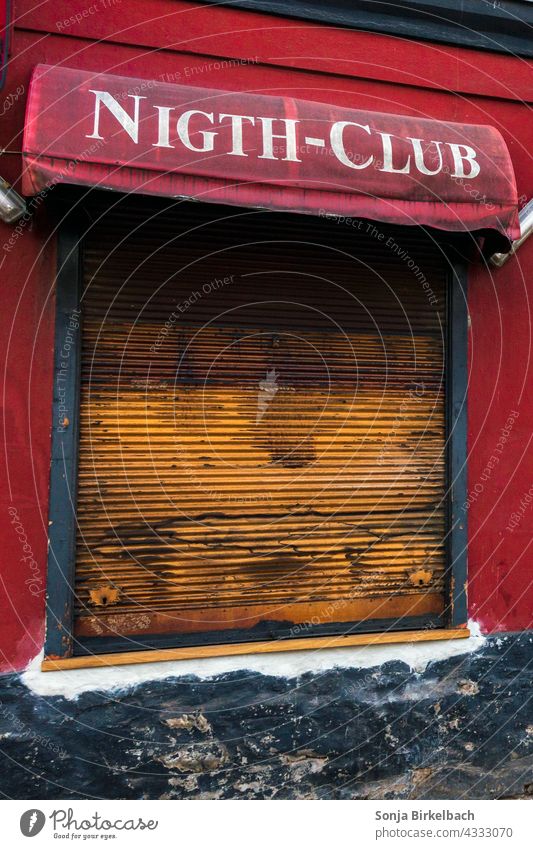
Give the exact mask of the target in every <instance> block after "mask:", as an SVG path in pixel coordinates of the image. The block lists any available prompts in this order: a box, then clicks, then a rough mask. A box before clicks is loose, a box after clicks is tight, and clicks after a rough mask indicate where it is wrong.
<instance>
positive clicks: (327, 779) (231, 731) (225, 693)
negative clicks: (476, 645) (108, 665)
mask: <svg viewBox="0 0 533 849" xmlns="http://www.w3.org/2000/svg"><path fill="white" fill-rule="evenodd" d="M532 661H533V633H525V634H521V635H499V636H498V637H493V638H491V639H489V640H488V641H487V643H486V645H485V646H484V648H482V649H481V650H480V651H478V652H476V653H474V654H468V655H463V656H460V657H454V658H451V659H448V660H445V661H440V662H437V663H433V664H431V665H430V666H428V667H427V668H426V670H425V671H424V672H423V673H420V674H416V673H414V672H412V671H411V670H410V669H409V668H408V667H407V666H406V665H405V664H403V663H400V662H391V663H386V664H383V665H382V666H378V667H375V668H373V669H334V670H330V671H327V672H323V673H320V674H306V675H302V676H300V677H298V678H293V679H286V678H277V677H271V676H265V675H260V674H257V673H251V672H247V671H242V672H239V673H231V674H227V675H223V676H220V677H218V678H216V679H213V680H209V681H200V680H198V679H193V678H190V677H188V678H169V679H166V680H164V681H157V682H148V683H144V684H142V685H139V686H137V687H135V688H133V689H130V690H128V691H127V692H114V693H101V692H91V693H85V694H83V695H81V696H80V697H79V698H78V699H77V700H75V701H69V700H66V699H64V698H60V697H47V698H43V697H40V696H36V695H35V694H34V693H32V692H31V691H29V690H28V689H27V688H26V687H25V686H24V685H23V684H22V682H21V680H20V678H19V677H18V676H8V677H6V678H3V679H0V748H1V749H2V752H3V754H4V757H3V758H2V761H1V766H0V770H1V773H0V789H1V791H2V792H3V794H4V795H5V796H7V797H12V798H18V799H85V798H94V797H96V798H104V799H115V798H123V799H137V798H150V799H154V798H155V799H157V798H164V799H169V798H170V799H174V798H175V799H185V798H195V799H198V798H201V799H205V798H208V799H233V798H243V799H270V798H277V799H293V798H296V799H309V798H323V799H332V798H333V799H339V798H340V799H352V798H360V799H455V798H468V799H485V798H507V797H521V796H529V795H531V796H533V705H532V701H531V696H532V679H533V675H532V670H533V664H532ZM65 674H68V673H65Z"/></svg>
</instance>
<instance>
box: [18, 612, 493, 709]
mask: <svg viewBox="0 0 533 849" xmlns="http://www.w3.org/2000/svg"><path fill="white" fill-rule="evenodd" d="M468 626H469V628H470V634H471V636H470V637H468V638H467V639H462V640H434V641H433V640H432V641H430V642H425V643H394V644H392V645H379V646H354V647H351V648H332V649H316V650H307V651H293V652H278V653H272V654H248V655H241V656H237V657H212V658H200V659H198V660H167V661H164V662H162V663H137V664H131V665H129V666H110V667H108V668H104V669H68V670H62V671H58V672H41V662H42V658H43V655H42V652H41V654H39V655H38V656H37V657H36V658H34V659H33V660H32V662H31V663H30V665H29V666H28V668H27V670H26V671H25V672H24V673H23V674H22V681H23V683H24V684H25V685H26V687H28V688H29V689H30V690H33V691H34V692H35V693H37V694H38V695H40V696H64V697H65V698H67V699H76V698H77V697H78V696H79V695H80V694H81V693H85V692H87V691H89V690H102V691H112V690H127V689H129V688H131V687H135V686H136V685H138V684H142V683H144V682H146V681H161V680H162V679H165V678H179V677H182V676H184V675H194V676H195V677H197V678H200V679H203V680H205V679H207V678H214V677H215V676H217V675H222V674H224V673H226V672H236V671H237V672H243V673H246V672H261V673H262V674H263V675H275V676H277V677H279V678H295V677H297V676H298V675H303V674H304V673H305V672H315V673H317V672H318V673H320V672H324V671H326V670H328V669H334V668H335V667H338V668H342V669H347V668H359V669H368V668H370V667H374V666H380V665H381V664H383V663H387V662H388V661H391V660H397V661H401V662H403V663H405V664H406V665H407V666H408V667H409V668H410V669H412V670H413V671H415V672H423V671H424V669H425V668H426V666H427V665H428V664H429V663H432V662H434V661H438V660H446V659H447V658H449V657H456V656H458V655H462V654H469V653H471V652H474V651H477V650H478V649H480V648H481V646H482V645H483V644H484V643H485V637H483V636H482V634H481V631H480V629H479V626H478V624H477V623H476V622H469V623H468Z"/></svg>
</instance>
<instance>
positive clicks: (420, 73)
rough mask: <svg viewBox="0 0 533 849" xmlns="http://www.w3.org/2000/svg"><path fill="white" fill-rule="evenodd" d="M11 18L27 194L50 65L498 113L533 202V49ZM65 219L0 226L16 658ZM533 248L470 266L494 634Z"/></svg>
mask: <svg viewBox="0 0 533 849" xmlns="http://www.w3.org/2000/svg"><path fill="white" fill-rule="evenodd" d="M12 26H13V30H12V33H11V49H10V59H9V65H8V72H7V79H6V83H5V86H4V89H3V91H2V92H1V95H0V113H3V114H2V115H1V121H2V124H1V126H2V136H1V143H2V147H3V148H4V149H5V151H6V152H5V154H4V155H2V157H1V160H0V161H1V165H2V168H1V170H0V173H1V174H2V176H3V177H4V178H6V179H8V180H10V181H11V182H12V183H13V184H14V186H15V188H17V189H18V190H19V191H21V183H20V180H21V174H22V159H21V155H20V151H21V148H22V136H23V129H24V114H25V106H26V97H27V92H28V85H29V80H30V77H31V74H32V71H33V70H34V68H35V66H36V65H37V64H39V63H43V64H46V65H55V66H63V67H68V68H78V69H82V70H87V71H92V72H95V73H107V74H113V75H118V76H125V77H136V78H141V79H152V80H159V81H161V82H162V83H166V84H176V85H187V86H198V87H200V88H207V89H225V90H231V91H234V92H250V91H252V92H255V93H257V94H261V95H268V96H271V97H280V96H282V97H289V98H297V99H302V100H312V101H317V102H320V103H324V104H333V105H335V106H336V107H340V108H350V109H362V110H366V111H375V112H383V113H389V114H396V115H406V116H412V117H413V118H415V119H418V120H420V119H424V120H425V119H433V120H439V121H445V122H457V123H465V124H485V125H487V124H488V125H491V126H493V127H495V128H496V129H497V130H499V132H500V133H501V134H502V136H503V138H504V140H505V143H506V145H507V147H508V149H509V151H510V155H511V160H512V165H513V168H514V172H515V175H516V180H517V187H518V195H519V198H521V199H522V203H524V202H525V201H527V200H529V199H530V198H531V197H532V196H533V171H532V169H531V154H530V151H531V150H532V149H533V126H532V122H531V119H530V112H529V109H528V106H527V102H528V101H531V100H532V99H533V98H532V95H533V84H532V76H533V75H532V72H531V63H528V62H526V61H525V60H523V59H521V58H519V57H512V56H505V55H502V54H496V53H494V54H493V53H490V52H484V51H476V50H470V49H465V48H455V47H447V46H443V45H437V44H430V43H424V42H413V41H410V40H409V39H405V38H394V37H391V36H385V35H377V34H370V33H365V32H358V31H351V30H341V29H335V28H333V27H331V28H328V27H324V26H321V25H315V24H310V23H303V22H300V21H295V20H289V19H283V18H280V17H269V16H267V15H263V14H257V13H252V12H245V11H236V10H234V9H228V8H223V7H206V6H198V5H196V4H193V3H187V2H174V0H154V2H151V3H150V4H148V5H147V4H146V3H143V2H141V0H121V2H120V0H96V2H95V3H94V4H92V5H90V4H89V5H88V4H87V3H85V2H79V0H77V2H53V3H52V2H48V3H44V4H40V5H37V4H35V3H34V2H33V0H20V1H19V2H16V3H15V4H14V21H13V24H12ZM55 226H56V225H55V222H54V220H53V219H52V218H51V216H50V214H49V213H48V207H47V204H46V198H44V200H43V202H42V203H40V204H39V206H38V208H36V209H35V211H34V212H33V214H32V215H31V216H30V217H28V218H27V219H24V218H23V219H21V221H19V222H18V224H15V225H6V224H0V231H1V232H0V246H1V252H0V253H1V263H2V264H1V268H2V275H1V284H2V294H3V300H2V305H3V311H2V319H1V321H0V327H1V338H2V362H3V363H4V371H3V381H2V401H3V427H4V433H3V439H4V444H5V451H4V455H3V464H2V486H1V490H0V499H1V502H2V503H1V504H0V517H1V531H0V541H1V555H0V560H1V564H2V568H1V572H0V574H1V578H2V586H1V588H0V593H1V599H2V601H1V605H0V606H1V608H2V615H1V617H0V652H1V655H2V669H3V670H5V671H9V670H14V669H21V668H23V667H24V666H25V664H27V662H28V661H29V660H30V659H31V658H32V657H33V656H34V655H35V654H36V653H37V652H38V651H39V650H40V649H41V647H42V643H43V636H44V590H45V572H46V553H47V521H48V520H47V515H48V475H49V465H50V427H51V399H52V360H53V358H52V351H53V327H54V274H55V251H56V239H55ZM532 259H533V240H531V241H530V242H526V243H525V244H524V245H523V246H522V247H521V248H520V250H519V252H518V253H517V255H516V257H513V258H512V259H511V260H510V261H509V262H508V263H507V264H506V265H505V266H504V267H503V268H501V269H498V270H496V269H492V270H491V269H490V268H489V267H488V266H486V265H484V264H483V263H482V262H480V261H478V262H477V263H473V264H471V266H470V272H469V294H468V298H469V310H470V317H471V338H470V360H469V396H468V397H469V401H468V404H469V436H468V439H469V450H468V475H469V484H468V493H469V494H468V500H467V503H466V504H465V505H464V512H465V516H466V514H468V523H469V551H468V558H469V566H468V574H469V579H468V597H469V610H470V616H471V618H472V619H474V620H476V621H477V622H478V623H479V624H480V626H481V628H482V630H484V631H486V632H489V631H498V630H507V631H512V630H523V629H527V628H529V627H531V619H532V611H533V581H532V567H531V562H532V561H531V557H532V554H531V542H532V540H533V503H532V504H531V506H530V501H531V494H530V493H533V463H532V462H531V459H530V458H531V447H530V443H531V440H532V436H533V431H532V421H533V401H532V399H531V393H530V385H531V378H532V375H531V362H530V360H531V348H532V344H531V343H532V339H531V301H532V295H533V291H532V283H531V281H530V279H529V277H530V274H529V267H530V264H531V261H532Z"/></svg>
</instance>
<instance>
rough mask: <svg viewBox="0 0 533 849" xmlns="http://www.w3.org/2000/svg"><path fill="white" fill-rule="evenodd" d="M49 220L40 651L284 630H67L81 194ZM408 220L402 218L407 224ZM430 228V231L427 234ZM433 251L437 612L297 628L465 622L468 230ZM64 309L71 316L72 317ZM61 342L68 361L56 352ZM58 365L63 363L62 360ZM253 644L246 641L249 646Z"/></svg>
mask: <svg viewBox="0 0 533 849" xmlns="http://www.w3.org/2000/svg"><path fill="white" fill-rule="evenodd" d="M69 206H71V207H72V211H71V212H70V213H67V214H64V213H65V207H63V215H62V216H60V217H61V223H60V224H59V225H58V228H57V275H56V319H55V342H54V382H53V401H52V439H51V442H52V447H51V466H50V491H49V499H50V500H49V523H48V525H49V542H48V572H47V603H46V636H45V658H46V659H49V660H60V659H66V658H70V657H72V656H80V655H89V654H106V653H110V654H111V653H118V652H123V651H128V652H131V651H139V652H142V651H143V650H149V649H163V648H179V647H184V646H200V645H208V644H211V645H223V644H230V643H250V644H253V643H254V642H257V641H261V642H264V641H265V639H267V640H284V641H288V640H290V639H291V636H292V635H291V631H290V629H289V628H288V627H285V628H283V627H281V628H278V629H272V627H271V625H269V623H265V626H264V627H262V628H254V629H248V630H246V631H235V632H229V631H225V632H224V634H223V635H222V634H220V633H217V632H210V633H208V634H187V635H182V634H179V635H178V634H161V635H157V634H156V635H153V636H150V635H143V636H142V638H139V644H136V642H135V638H133V637H131V636H130V637H113V638H100V637H86V638H83V639H82V638H76V637H74V634H73V631H74V593H75V565H76V492H77V466H78V445H79V415H78V414H79V405H80V365H81V356H80V355H81V334H82V332H83V327H82V320H81V323H80V326H79V327H78V328H77V329H74V330H73V329H72V324H76V322H77V320H78V319H77V316H78V315H79V311H80V297H81V288H82V275H83V269H82V246H83V236H84V231H85V230H86V225H87V219H85V220H83V219H82V214H83V211H82V204H77V203H76V202H75V203H72V199H70V202H69ZM409 229H412V228H409ZM436 232H437V231H433V234H434V235H435V234H436ZM438 239H439V245H440V247H441V250H442V252H443V258H444V259H445V261H446V262H447V265H448V271H449V274H448V287H447V289H448V292H447V334H448V337H447V353H446V378H445V379H446V388H445V391H446V401H445V403H446V455H447V457H446V467H447V481H446V498H447V505H446V512H447V535H446V546H445V548H446V551H445V556H446V566H445V577H446V591H445V592H446V597H445V613H444V615H443V616H441V617H437V616H434V615H426V616H411V617H403V618H402V620H401V622H399V621H398V620H390V619H383V620H372V622H371V627H370V628H369V623H368V621H367V622H362V623H327V624H325V625H321V626H320V627H319V628H311V629H306V636H308V637H316V636H328V635H336V634H339V633H340V628H342V633H343V634H358V633H365V634H367V633H379V632H384V631H398V632H399V631H402V630H417V629H420V628H432V629H434V630H435V632H438V630H446V629H448V628H465V627H466V623H467V594H466V581H467V539H468V535H467V512H466V509H465V506H464V505H465V502H466V496H467V383H468V375H467V369H468V361H467V355H468V306H467V271H468V261H467V260H466V259H465V257H468V256H469V255H470V254H471V244H472V235H471V234H454V235H451V234H443V233H442V232H440V233H439V234H438ZM73 316H74V317H75V320H74V322H73V320H72V319H73ZM67 338H68V339H69V340H70V339H73V341H72V342H69V345H70V348H69V356H68V362H66V361H65V357H64V343H65V339H67ZM65 366H66V367H65ZM250 651H253V648H250Z"/></svg>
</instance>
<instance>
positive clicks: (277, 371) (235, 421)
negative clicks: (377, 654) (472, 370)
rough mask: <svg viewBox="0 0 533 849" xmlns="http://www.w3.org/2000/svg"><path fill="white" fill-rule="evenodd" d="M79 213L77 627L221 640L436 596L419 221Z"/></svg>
mask: <svg viewBox="0 0 533 849" xmlns="http://www.w3.org/2000/svg"><path fill="white" fill-rule="evenodd" d="M107 203H109V201H107ZM90 218H91V221H92V223H91V225H90V227H89V228H88V232H87V235H86V238H85V246H84V252H83V253H84V281H85V286H84V294H83V299H82V313H83V334H82V336H83V354H82V375H81V418H80V451H79V484H78V485H79V491H78V536H77V562H76V601H77V612H76V623H77V624H76V633H77V635H78V636H80V637H88V636H91V637H110V636H113V635H117V634H118V635H131V636H133V637H135V635H143V636H145V637H146V636H147V635H150V634H169V635H170V634H174V635H181V639H182V640H183V639H185V640H189V641H190V642H194V640H196V639H199V635H204V637H203V638H207V639H210V640H214V639H216V640H220V641H224V640H227V639H229V638H230V637H231V638H233V639H235V635H237V636H238V635H241V636H243V635H244V638H245V639H246V638H254V637H255V638H258V635H259V638H260V637H261V636H262V635H264V634H273V635H280V634H285V635H291V634H299V636H302V635H303V634H305V633H307V631H306V629H308V631H309V633H311V632H316V631H318V632H320V630H321V629H322V630H323V631H324V630H325V631H326V632H327V629H328V628H329V629H330V630H332V629H334V628H336V627H339V628H345V629H347V628H348V626H347V625H346V623H350V622H351V623H353V622H358V623H365V625H366V627H368V628H369V629H372V628H375V627H376V626H377V624H379V623H382V622H383V621H385V620H387V621H388V620H390V621H391V622H392V623H393V624H394V622H397V625H398V627H401V626H402V623H404V622H406V621H412V620H409V617H419V618H420V617H426V618H428V619H432V621H434V620H435V618H436V617H437V618H438V616H439V615H440V614H441V613H442V611H443V607H444V596H445V587H444V577H445V555H444V548H445V537H446V500H445V460H446V458H445V361H446V357H445V347H446V343H445V339H446V328H445V320H446V272H445V264H444V262H443V260H442V257H441V253H440V251H439V249H438V247H437V246H436V245H435V244H434V243H433V241H432V240H431V239H430V238H429V237H428V236H425V235H422V234H421V233H419V232H418V231H416V230H410V229H405V228H404V230H403V231H402V230H400V229H396V230H392V229H389V228H384V227H382V226H381V225H375V227H374V225H369V224H367V223H366V222H360V223H358V222H351V223H349V224H346V223H340V222H336V221H333V220H327V219H324V218H319V217H317V218H313V217H307V216H296V215H293V216H291V215H285V214H279V213H268V212H263V211H260V212H258V211H255V210H243V209H239V208H226V207H218V206H212V205H208V204H193V203H183V202H179V203H172V204H169V203H168V201H167V202H165V203H163V202H159V201H153V200H148V199H146V198H129V199H125V200H122V201H120V202H117V201H116V198H114V199H113V206H112V207H111V208H110V209H109V211H107V212H105V214H104V208H103V207H102V208H100V206H99V205H98V204H96V206H93V207H92V208H91V209H90ZM372 228H374V229H372ZM337 623H341V624H340V625H338V626H337ZM342 623H344V624H342ZM359 627H361V625H359ZM209 634H211V636H210V637H209ZM247 634H248V637H247V636H246V635H247ZM205 635H207V637H205Z"/></svg>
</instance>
